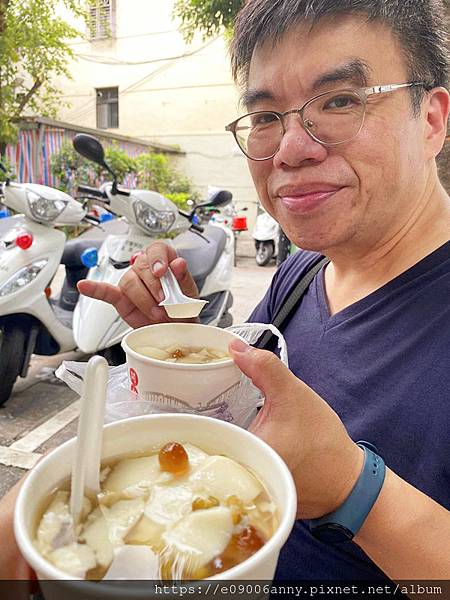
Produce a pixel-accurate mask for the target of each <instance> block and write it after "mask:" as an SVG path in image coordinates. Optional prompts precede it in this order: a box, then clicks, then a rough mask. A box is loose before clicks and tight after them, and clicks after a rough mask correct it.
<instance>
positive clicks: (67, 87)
mask: <svg viewBox="0 0 450 600" xmlns="http://www.w3.org/2000/svg"><path fill="white" fill-rule="evenodd" d="M172 8H173V0H164V2H161V0H116V23H117V28H116V33H115V37H113V38H112V39H108V40H100V41H93V42H90V41H87V40H86V39H85V40H83V39H81V38H80V39H79V40H77V41H76V42H75V43H74V44H73V46H72V47H73V50H74V52H75V53H76V55H77V60H76V61H74V62H73V63H72V64H71V66H70V71H71V73H72V76H73V79H72V80H71V81H70V80H66V79H61V78H60V79H59V80H57V81H56V82H55V85H56V86H58V87H59V88H60V89H62V90H63V93H64V100H65V101H66V102H68V103H69V104H70V106H68V107H63V108H62V109H61V111H60V113H59V114H58V118H60V119H61V120H64V121H68V122H71V123H76V124H78V125H82V126H87V127H95V126H96V92H95V89H96V88H102V87H115V86H118V87H119V128H118V129H115V130H110V131H116V132H117V133H121V134H124V135H129V136H133V137H139V138H142V139H144V140H146V141H156V140H157V141H160V142H162V143H166V144H178V145H179V146H180V147H181V149H182V150H183V151H185V152H186V157H185V158H184V159H181V160H180V167H181V168H182V169H183V170H184V172H185V173H186V174H187V175H188V176H189V177H190V178H191V179H192V181H193V182H194V184H195V186H196V187H197V188H198V189H199V191H200V192H201V193H202V194H205V193H206V190H207V187H208V186H215V187H224V188H226V189H229V190H230V191H231V192H232V193H233V195H234V198H235V200H236V204H237V207H238V208H242V207H244V206H247V207H248V208H249V212H248V217H249V221H251V220H252V219H253V215H254V214H255V212H256V204H257V197H256V193H255V191H254V188H253V185H252V182H251V178H250V176H249V174H248V170H247V164H246V159H245V157H244V156H243V155H241V153H240V152H239V150H238V149H237V147H236V144H235V142H234V139H233V137H232V135H231V134H230V133H228V132H225V131H224V126H225V125H226V124H227V123H229V122H230V121H232V120H233V119H235V118H236V117H237V116H238V114H239V110H238V93H237V91H236V89H235V86H234V83H233V81H232V78H231V74H230V69H229V61H228V55H227V48H226V42H225V40H224V39H223V37H222V36H219V37H217V38H214V39H209V40H202V39H201V38H195V39H194V40H193V42H192V43H191V44H189V45H187V44H186V43H185V42H184V40H183V37H182V35H181V33H180V32H179V30H178V23H176V22H174V21H173V20H172V19H171V14H172ZM66 17H67V18H68V19H70V18H71V17H70V15H69V14H68V13H66ZM72 21H73V20H72ZM78 26H79V28H80V29H81V30H85V25H84V24H83V23H81V22H78ZM130 63H134V64H130ZM135 63H140V64H135Z"/></svg>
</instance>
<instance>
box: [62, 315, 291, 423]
mask: <svg viewBox="0 0 450 600" xmlns="http://www.w3.org/2000/svg"><path fill="white" fill-rule="evenodd" d="M228 329H229V331H232V332H233V333H236V334H237V335H239V336H241V337H242V338H243V339H245V340H246V341H247V342H248V343H249V344H254V343H256V342H257V341H258V339H259V338H260V337H261V335H263V334H264V333H265V332H266V331H267V330H270V331H271V332H272V333H273V334H274V335H275V336H276V337H277V338H278V349H279V353H280V358H281V360H282V361H283V362H284V364H285V365H286V366H288V356H287V347H286V342H285V340H284V338H283V336H282V335H281V333H280V332H279V331H278V329H277V328H276V327H274V326H273V325H268V324H266V323H244V324H242V325H235V326H232V327H229V328H228ZM86 364H87V363H84V362H75V361H64V362H63V363H62V364H61V366H60V367H59V368H58V370H57V371H56V376H57V377H58V378H59V379H61V380H62V381H64V383H66V384H67V385H68V386H69V387H70V388H71V389H72V390H74V391H75V392H76V393H77V394H79V395H81V390H82V386H83V376H84V372H85V369H86ZM263 401H264V399H263V398H262V396H261V392H260V391H259V390H258V388H256V387H255V386H254V385H253V384H252V382H251V381H250V379H249V378H248V377H246V376H245V375H244V374H241V380H240V383H239V386H237V387H234V388H233V390H232V392H231V393H230V394H229V396H228V397H227V398H226V399H222V400H221V401H220V403H218V404H215V405H207V406H205V407H200V408H198V409H196V410H194V409H189V408H188V407H185V406H183V408H177V407H174V406H168V405H167V404H165V403H159V402H157V401H155V400H144V399H142V398H140V396H139V395H138V394H136V393H134V392H131V391H130V389H129V382H128V371H127V366H126V364H123V365H119V366H118V367H110V368H109V377H108V390H107V397H106V409H105V422H106V423H111V422H112V421H118V420H120V419H127V418H129V417H137V416H140V415H149V414H160V413H168V412H170V413H173V412H185V413H186V412H187V413H192V414H199V415H203V416H207V417H213V418H216V419H221V420H223V421H229V422H231V423H234V424H236V425H239V426H240V427H245V428H246V427H248V426H249V425H250V423H251V422H252V420H253V419H254V417H255V416H256V410H257V408H258V406H261V405H262V403H263Z"/></svg>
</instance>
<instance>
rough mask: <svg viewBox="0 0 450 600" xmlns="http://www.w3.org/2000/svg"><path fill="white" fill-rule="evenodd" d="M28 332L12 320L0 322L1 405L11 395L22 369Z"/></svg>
mask: <svg viewBox="0 0 450 600" xmlns="http://www.w3.org/2000/svg"><path fill="white" fill-rule="evenodd" d="M26 341H27V332H26V331H25V330H24V329H23V328H21V327H20V326H19V325H16V324H14V323H11V322H4V323H0V382H1V384H0V406H2V405H3V404H5V402H6V401H7V400H8V399H9V397H10V396H11V392H12V389H13V385H14V383H15V381H16V379H17V377H18V375H19V374H20V372H21V370H22V363H23V358H24V355H25V350H26Z"/></svg>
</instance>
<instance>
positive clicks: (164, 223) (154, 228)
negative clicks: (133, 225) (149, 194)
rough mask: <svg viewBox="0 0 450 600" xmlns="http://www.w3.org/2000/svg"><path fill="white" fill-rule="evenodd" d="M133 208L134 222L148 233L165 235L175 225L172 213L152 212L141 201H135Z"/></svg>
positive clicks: (174, 217) (149, 207) (152, 210)
mask: <svg viewBox="0 0 450 600" xmlns="http://www.w3.org/2000/svg"><path fill="white" fill-rule="evenodd" d="M133 208H134V214H135V215H136V222H137V223H138V225H140V226H141V227H143V228H144V229H145V230H146V231H148V232H149V233H153V234H159V233H166V232H167V231H169V229H170V228H171V227H172V225H173V224H174V223H175V219H176V215H175V214H174V212H173V211H169V210H167V211H165V210H164V211H162V210H154V209H153V208H151V206H149V205H148V204H147V202H143V201H142V200H136V201H135V202H134V205H133Z"/></svg>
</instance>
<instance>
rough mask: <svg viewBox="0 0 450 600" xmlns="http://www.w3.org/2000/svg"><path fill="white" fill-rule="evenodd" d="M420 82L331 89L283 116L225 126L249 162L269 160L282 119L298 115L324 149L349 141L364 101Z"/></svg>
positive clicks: (252, 117)
mask: <svg viewBox="0 0 450 600" xmlns="http://www.w3.org/2000/svg"><path fill="white" fill-rule="evenodd" d="M418 85H424V84H423V83H396V84H391V85H377V86H374V87H366V88H357V89H350V88H349V89H343V90H333V91H331V92H324V93H323V94H319V95H318V96H314V98H311V99H310V100H308V101H307V102H305V104H303V106H302V107H300V108H295V109H293V110H288V111H286V112H284V113H279V112H275V111H272V110H261V111H256V112H252V113H249V114H248V115H244V116H243V117H239V119H236V121H233V122H232V123H230V124H229V125H227V126H226V127H225V130H226V131H231V132H232V134H233V135H234V138H235V140H236V142H237V144H238V146H239V148H240V149H241V150H242V152H243V153H244V154H245V155H246V156H247V157H248V158H249V159H250V160H269V159H270V158H273V157H274V156H275V154H276V153H277V152H278V150H279V149H280V146H281V141H282V139H283V136H284V134H285V133H286V117H287V116H288V115H292V114H298V115H299V117H300V123H301V125H302V126H303V128H304V129H305V131H306V133H308V135H309V136H310V137H311V138H312V139H313V140H315V141H316V142H319V144H322V145H324V146H338V145H339V144H344V143H346V142H349V141H351V140H353V139H354V138H355V137H356V136H357V135H358V134H359V132H360V131H361V129H362V127H363V125H364V117H365V114H366V105H367V99H368V98H369V97H370V96H373V95H375V94H387V93H388V92H395V91H396V90H399V89H401V88H409V87H413V86H418Z"/></svg>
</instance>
